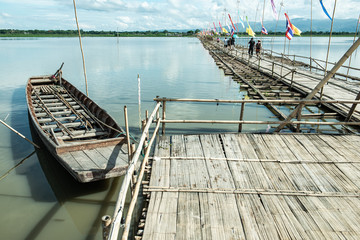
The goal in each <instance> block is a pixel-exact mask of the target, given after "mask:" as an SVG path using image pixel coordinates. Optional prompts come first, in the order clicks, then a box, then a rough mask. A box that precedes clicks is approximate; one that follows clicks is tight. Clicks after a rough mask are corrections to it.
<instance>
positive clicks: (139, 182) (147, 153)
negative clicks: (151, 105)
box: [121, 119, 160, 240]
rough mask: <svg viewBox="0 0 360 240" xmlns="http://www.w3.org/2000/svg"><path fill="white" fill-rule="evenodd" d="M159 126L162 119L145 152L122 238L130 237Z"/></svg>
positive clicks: (158, 122) (124, 239)
mask: <svg viewBox="0 0 360 240" xmlns="http://www.w3.org/2000/svg"><path fill="white" fill-rule="evenodd" d="M159 128H160V119H158V120H157V124H156V127H155V131H154V133H153V136H152V137H151V139H150V142H149V147H148V148H147V149H146V152H145V156H144V160H143V162H142V165H141V170H140V173H139V177H138V181H137V183H136V186H135V189H134V194H133V198H132V199H131V202H130V205H129V210H128V212H127V215H126V221H125V226H124V232H123V235H122V238H121V239H122V240H127V239H128V235H129V230H130V223H131V217H132V213H133V211H134V208H135V204H136V201H137V198H138V195H139V191H140V185H141V182H142V181H141V180H142V178H143V177H144V172H145V167H146V165H147V163H148V159H149V154H150V150H151V145H152V144H153V142H154V140H155V137H156V134H157V132H158V131H159Z"/></svg>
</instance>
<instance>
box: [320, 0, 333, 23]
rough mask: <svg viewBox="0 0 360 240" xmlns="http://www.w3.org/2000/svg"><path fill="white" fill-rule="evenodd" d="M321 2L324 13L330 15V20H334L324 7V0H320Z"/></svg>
mask: <svg viewBox="0 0 360 240" xmlns="http://www.w3.org/2000/svg"><path fill="white" fill-rule="evenodd" d="M320 4H321V7H322V9H323V11H324V13H325V14H326V16H328V18H329V19H330V21H332V18H331V17H330V15H329V13H328V12H327V11H326V8H325V7H324V4H323V2H322V0H320Z"/></svg>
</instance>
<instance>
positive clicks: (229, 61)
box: [203, 42, 360, 121]
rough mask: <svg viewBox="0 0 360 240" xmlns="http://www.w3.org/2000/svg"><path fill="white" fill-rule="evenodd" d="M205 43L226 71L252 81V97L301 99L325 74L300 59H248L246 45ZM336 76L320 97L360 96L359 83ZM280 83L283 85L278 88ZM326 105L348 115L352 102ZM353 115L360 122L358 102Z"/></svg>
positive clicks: (318, 95)
mask: <svg viewBox="0 0 360 240" xmlns="http://www.w3.org/2000/svg"><path fill="white" fill-rule="evenodd" d="M203 44H204V46H205V47H206V48H207V49H208V50H209V51H210V54H212V55H213V58H214V59H215V61H216V62H217V64H218V65H219V66H220V67H222V68H224V70H225V74H229V75H234V80H236V81H238V82H241V83H242V84H245V85H249V83H250V85H251V84H252V85H251V86H252V87H253V89H252V91H249V94H251V95H253V98H262V99H280V98H282V99H289V98H302V97H305V96H306V95H307V94H308V93H310V92H311V91H312V90H313V89H314V88H315V86H316V85H317V84H318V83H319V81H320V80H321V79H322V78H323V77H324V73H323V71H320V72H319V71H316V70H313V71H310V70H309V67H308V66H307V65H306V64H304V63H301V62H296V61H291V60H289V59H285V60H284V59H278V58H274V57H271V56H270V55H269V54H264V55H262V56H261V59H260V60H259V58H258V57H256V56H253V57H251V58H249V55H248V54H247V50H246V49H244V48H236V50H235V49H232V50H230V49H228V48H227V49H226V48H224V47H222V45H221V44H218V43H215V42H213V43H209V42H203ZM250 65H251V66H250ZM335 76H336V75H335ZM335 76H334V77H332V78H331V80H330V81H329V82H328V83H327V84H325V85H324V87H323V95H322V97H321V98H322V99H323V100H334V99H336V100H355V98H356V97H359V96H358V94H359V93H360V84H359V82H356V81H355V82H354V81H345V80H344V79H343V78H342V79H340V78H337V77H335ZM239 78H240V79H239ZM354 78H355V77H354ZM356 79H358V78H356ZM277 84H280V86H277V87H276V86H275V85H277ZM254 88H255V89H254ZM254 91H255V92H254ZM320 96H321V94H320V92H318V93H317V94H316V95H315V98H318V99H320ZM326 107H328V108H329V109H330V110H331V111H333V112H336V113H338V114H339V115H340V116H342V117H344V118H345V117H346V116H347V114H348V113H349V111H350V109H351V107H352V104H330V105H326ZM352 118H353V120H355V121H360V106H359V105H357V106H356V109H355V112H354V113H353V115H352Z"/></svg>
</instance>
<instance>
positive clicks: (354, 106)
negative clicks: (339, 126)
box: [345, 92, 360, 122]
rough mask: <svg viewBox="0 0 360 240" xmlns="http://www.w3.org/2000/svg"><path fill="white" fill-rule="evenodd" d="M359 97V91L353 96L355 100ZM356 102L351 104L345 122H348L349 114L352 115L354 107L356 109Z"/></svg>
mask: <svg viewBox="0 0 360 240" xmlns="http://www.w3.org/2000/svg"><path fill="white" fill-rule="evenodd" d="M359 99H360V92H359V93H358V95H357V96H356V98H355V101H357V100H359ZM356 106H357V103H353V105H352V106H351V108H350V110H349V113H348V115H347V117H346V118H345V122H348V121H350V120H351V116H352V115H353V113H354V111H355V109H356Z"/></svg>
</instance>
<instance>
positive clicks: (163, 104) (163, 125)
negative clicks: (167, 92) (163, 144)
mask: <svg viewBox="0 0 360 240" xmlns="http://www.w3.org/2000/svg"><path fill="white" fill-rule="evenodd" d="M164 99H165V98H164ZM162 107H163V111H162V119H163V120H165V118H166V114H165V111H166V101H165V100H163V101H162ZM161 134H162V135H165V123H163V124H162V127H161Z"/></svg>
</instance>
